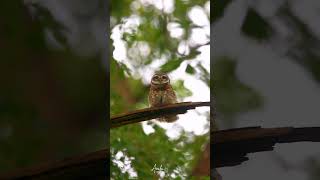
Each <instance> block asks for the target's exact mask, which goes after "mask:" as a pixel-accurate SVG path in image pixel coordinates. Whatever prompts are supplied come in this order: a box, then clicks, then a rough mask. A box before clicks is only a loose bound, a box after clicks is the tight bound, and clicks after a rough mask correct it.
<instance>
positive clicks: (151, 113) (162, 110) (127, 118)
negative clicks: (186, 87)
mask: <svg viewBox="0 0 320 180" xmlns="http://www.w3.org/2000/svg"><path fill="white" fill-rule="evenodd" d="M201 106H210V102H182V103H176V104H170V105H167V106H161V107H152V108H145V109H140V110H136V111H132V112H129V113H124V114H120V115H116V116H113V117H111V128H116V127H119V126H123V125H127V124H132V123H137V122H141V121H146V120H150V119H155V118H158V117H161V116H163V115H176V114H184V113H186V112H187V110H190V109H195V108H196V107H201Z"/></svg>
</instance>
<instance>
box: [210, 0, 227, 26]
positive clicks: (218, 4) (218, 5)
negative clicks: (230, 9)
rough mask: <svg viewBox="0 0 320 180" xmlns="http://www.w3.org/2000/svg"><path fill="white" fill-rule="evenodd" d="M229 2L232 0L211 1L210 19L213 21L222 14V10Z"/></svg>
mask: <svg viewBox="0 0 320 180" xmlns="http://www.w3.org/2000/svg"><path fill="white" fill-rule="evenodd" d="M231 2H232V0H223V1H214V2H212V6H213V8H214V10H213V12H212V13H211V15H212V17H211V18H210V19H211V20H212V22H213V23H214V22H215V21H217V20H218V19H219V18H221V17H222V16H223V13H224V10H225V9H226V7H227V6H228V5H229V4H230V3H231Z"/></svg>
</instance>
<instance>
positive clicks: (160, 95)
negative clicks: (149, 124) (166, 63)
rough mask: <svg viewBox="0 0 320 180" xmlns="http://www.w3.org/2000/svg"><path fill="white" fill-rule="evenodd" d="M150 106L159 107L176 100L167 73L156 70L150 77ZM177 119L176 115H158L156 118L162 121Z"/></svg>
mask: <svg viewBox="0 0 320 180" xmlns="http://www.w3.org/2000/svg"><path fill="white" fill-rule="evenodd" d="M148 99H149V105H150V107H159V106H164V105H168V104H173V103H176V102H177V97H176V94H175V93H174V91H173V89H172V87H171V85H170V79H169V77H168V75H167V74H165V73H162V72H156V73H155V74H154V75H153V76H152V79H151V85H150V92H149V97H148ZM177 119H178V117H177V116H176V115H173V116H172V115H169V116H164V117H160V118H158V119H157V120H158V121H163V122H174V121H176V120H177Z"/></svg>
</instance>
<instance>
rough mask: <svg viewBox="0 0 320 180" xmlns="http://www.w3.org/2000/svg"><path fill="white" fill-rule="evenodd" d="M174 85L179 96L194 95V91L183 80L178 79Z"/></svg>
mask: <svg viewBox="0 0 320 180" xmlns="http://www.w3.org/2000/svg"><path fill="white" fill-rule="evenodd" d="M172 87H173V89H174V90H175V92H176V93H177V96H178V97H179V98H182V97H188V96H191V95H192V92H191V91H190V90H189V89H187V88H186V87H185V86H184V81H183V80H178V81H176V82H175V83H173V84H172Z"/></svg>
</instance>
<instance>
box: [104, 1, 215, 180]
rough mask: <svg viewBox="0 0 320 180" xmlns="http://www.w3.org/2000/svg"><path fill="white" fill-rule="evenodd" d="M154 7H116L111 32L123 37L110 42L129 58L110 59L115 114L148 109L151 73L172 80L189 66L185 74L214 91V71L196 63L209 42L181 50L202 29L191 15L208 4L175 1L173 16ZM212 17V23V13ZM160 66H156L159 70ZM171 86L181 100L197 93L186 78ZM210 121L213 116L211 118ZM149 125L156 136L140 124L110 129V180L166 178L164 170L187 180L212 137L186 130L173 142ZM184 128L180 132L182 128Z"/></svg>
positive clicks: (128, 4) (135, 3)
mask: <svg viewBox="0 0 320 180" xmlns="http://www.w3.org/2000/svg"><path fill="white" fill-rule="evenodd" d="M142 2H143V3H142ZM150 2H151V1H130V2H127V1H125V0H122V1H116V2H115V1H112V2H111V16H112V17H111V19H112V21H113V23H112V24H111V30H114V31H115V30H116V29H117V30H118V31H119V32H121V33H122V34H121V38H120V39H118V40H116V39H114V37H111V39H112V42H113V44H114V45H115V43H118V42H119V41H122V42H123V43H124V46H125V49H124V50H123V51H122V52H121V54H125V55H126V58H124V59H119V58H117V57H116V56H113V57H110V59H111V61H110V69H111V71H110V81H111V87H110V111H111V115H116V114H119V113H122V112H128V111H130V110H134V109H140V108H145V107H147V106H148V100H147V95H148V91H149V85H148V84H147V83H146V82H145V80H144V77H143V75H144V72H147V71H150V70H161V71H163V72H166V73H168V74H169V76H170V73H172V72H175V71H181V68H182V67H185V69H183V71H184V72H186V73H187V74H188V75H190V76H194V77H196V78H198V79H200V80H201V81H203V82H205V83H206V84H207V85H208V86H209V79H210V77H209V72H208V71H207V69H206V68H205V67H203V65H202V64H201V63H200V60H196V59H197V58H198V56H199V54H200V50H199V48H200V47H201V46H204V45H207V43H208V42H205V43H203V44H196V45H193V46H188V45H187V46H188V48H189V50H188V51H187V52H181V51H179V50H178V47H179V46H181V43H183V42H186V41H188V40H189V38H190V36H191V34H192V30H193V29H194V28H201V27H198V26H197V25H195V24H194V23H193V22H192V21H191V20H190V18H189V17H188V12H189V11H190V10H191V9H192V8H193V7H196V6H197V7H201V8H203V7H204V6H205V4H206V3H209V1H207V0H201V1H195V2H193V1H183V0H177V1H174V9H173V10H171V11H170V10H167V9H161V8H158V7H157V6H156V5H154V4H152V3H150ZM207 17H208V19H209V14H207ZM133 22H136V24H134V23H133ZM130 24H131V25H130ZM132 24H134V25H132ZM169 27H175V28H178V29H179V31H181V32H183V33H181V36H178V37H173V36H172V32H171V31H170V28H169ZM208 41H209V39H208ZM113 48H114V47H113ZM114 49H115V48H114ZM115 50H116V49H115ZM156 61H157V65H154V63H155V62H156ZM158 62H160V63H158ZM149 78H150V77H149ZM171 83H172V86H173V88H174V90H175V92H176V94H177V96H178V98H179V99H180V100H183V99H184V98H185V97H189V96H191V95H193V92H192V91H190V90H189V89H188V88H186V87H185V83H184V80H183V79H177V80H174V81H171ZM206 116H207V117H209V115H208V114H206ZM208 121H209V120H208ZM149 125H150V126H152V128H153V129H154V133H151V134H146V133H145V132H144V130H143V128H142V125H141V124H134V125H128V126H123V127H120V128H115V129H112V130H111V132H110V150H111V161H112V163H111V168H110V170H111V177H112V178H114V179H128V178H129V177H130V176H133V175H132V172H136V173H137V176H138V179H157V178H158V179H161V177H160V176H159V175H157V173H156V172H154V171H153V169H154V167H155V166H156V167H157V168H159V167H160V166H161V165H162V167H164V168H167V170H168V173H167V174H166V175H168V174H172V173H173V171H175V173H174V174H175V175H176V177H175V178H173V177H170V178H169V177H164V179H188V178H189V175H190V174H191V172H192V170H193V167H194V166H195V163H197V160H198V158H199V155H201V154H202V153H201V152H202V151H203V146H204V145H205V144H206V143H207V142H208V141H209V139H208V134H205V135H201V136H196V135H194V134H192V133H188V132H185V131H182V132H181V135H180V136H179V137H178V138H177V139H174V140H173V139H169V138H168V136H167V135H166V131H165V129H163V128H161V127H160V126H158V125H156V124H154V123H152V122H149ZM179 128H181V127H177V129H179ZM119 154H122V156H121V157H120V155H119ZM119 166H120V167H121V168H120V167H119ZM124 167H126V168H124Z"/></svg>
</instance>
